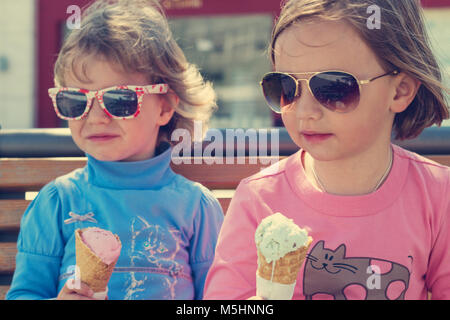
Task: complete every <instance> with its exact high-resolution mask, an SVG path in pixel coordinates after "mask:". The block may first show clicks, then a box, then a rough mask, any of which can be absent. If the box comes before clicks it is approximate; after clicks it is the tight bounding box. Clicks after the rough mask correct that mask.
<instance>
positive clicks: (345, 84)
mask: <svg viewBox="0 0 450 320" xmlns="http://www.w3.org/2000/svg"><path fill="white" fill-rule="evenodd" d="M398 73H399V72H398V71H397V70H394V71H391V72H388V73H385V74H383V75H381V76H378V77H375V78H372V79H369V80H358V79H357V78H356V77H355V76H354V75H352V74H350V73H347V72H343V71H323V72H304V73H285V72H269V73H267V74H265V75H264V77H263V79H262V81H261V83H260V84H261V87H262V90H263V94H264V97H265V99H266V102H267V104H268V105H269V107H270V108H271V109H272V110H273V111H274V112H276V113H281V111H282V108H283V107H285V106H288V105H290V104H292V103H293V102H294V101H295V100H296V99H297V98H299V97H300V96H301V86H300V85H299V82H300V81H306V83H307V86H308V88H309V91H310V92H311V94H312V95H313V96H314V98H315V99H316V100H317V101H318V102H319V103H320V104H321V105H322V106H324V107H325V108H327V109H329V110H331V111H334V112H340V113H345V112H350V111H352V110H354V109H355V108H356V107H357V106H358V104H359V99H360V94H361V86H362V85H364V84H368V83H370V82H372V81H374V80H376V79H379V78H382V77H385V76H388V75H397V74H398ZM294 75H305V76H307V78H295V77H294Z"/></svg>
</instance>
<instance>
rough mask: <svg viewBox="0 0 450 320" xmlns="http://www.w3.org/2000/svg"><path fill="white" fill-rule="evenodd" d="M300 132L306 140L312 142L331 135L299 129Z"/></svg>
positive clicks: (323, 139)
mask: <svg viewBox="0 0 450 320" xmlns="http://www.w3.org/2000/svg"><path fill="white" fill-rule="evenodd" d="M300 133H301V135H302V136H303V137H304V138H305V139H306V140H307V141H308V142H313V143H315V142H322V141H325V140H327V139H329V138H331V137H332V136H333V134H331V133H319V132H315V131H301V132H300Z"/></svg>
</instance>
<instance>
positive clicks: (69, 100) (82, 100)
mask: <svg viewBox="0 0 450 320" xmlns="http://www.w3.org/2000/svg"><path fill="white" fill-rule="evenodd" d="M86 105H87V97H86V95H85V94H84V93H82V92H77V91H60V92H58V93H57V94H56V106H57V108H58V111H59V113H60V114H61V115H63V116H64V117H68V118H77V117H80V116H81V115H82V114H83V113H84V111H85V110H86Z"/></svg>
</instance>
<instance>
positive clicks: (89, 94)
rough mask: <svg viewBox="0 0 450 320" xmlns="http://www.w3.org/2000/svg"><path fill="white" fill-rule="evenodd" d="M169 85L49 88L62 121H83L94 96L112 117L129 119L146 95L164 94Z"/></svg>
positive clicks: (137, 111)
mask: <svg viewBox="0 0 450 320" xmlns="http://www.w3.org/2000/svg"><path fill="white" fill-rule="evenodd" d="M168 90H169V86H168V85H167V84H164V83H160V84H152V85H147V86H131V85H126V86H115V87H110V88H106V89H102V90H97V91H90V90H85V89H78V88H50V89H48V94H49V96H50V98H51V99H52V101H53V107H54V108H55V111H56V114H57V115H58V117H60V118H61V119H63V120H82V119H85V118H86V117H87V114H88V113H89V111H90V109H91V108H92V105H93V104H92V102H93V100H94V98H97V100H98V102H99V105H100V107H101V108H102V110H103V111H104V112H105V113H106V114H107V115H108V116H109V117H110V118H112V119H132V118H135V117H137V116H138V114H139V112H140V110H141V107H142V100H143V98H144V95H145V94H164V93H167V91H168Z"/></svg>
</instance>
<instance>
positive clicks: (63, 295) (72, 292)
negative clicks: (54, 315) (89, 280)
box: [56, 279, 95, 300]
mask: <svg viewBox="0 0 450 320" xmlns="http://www.w3.org/2000/svg"><path fill="white" fill-rule="evenodd" d="M93 295H94V291H92V289H91V288H89V286H88V285H87V284H85V283H84V282H81V281H77V282H75V279H69V280H67V282H66V284H65V285H64V287H63V288H62V289H61V291H60V292H59V294H58V297H57V298H56V299H57V300H95V299H94V298H93V297H92V296H93Z"/></svg>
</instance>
